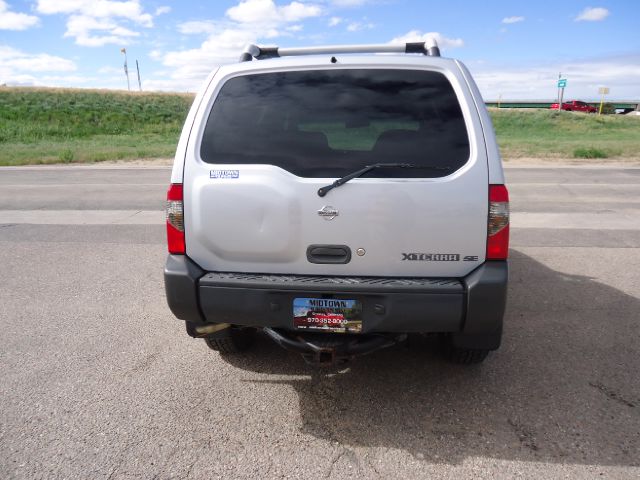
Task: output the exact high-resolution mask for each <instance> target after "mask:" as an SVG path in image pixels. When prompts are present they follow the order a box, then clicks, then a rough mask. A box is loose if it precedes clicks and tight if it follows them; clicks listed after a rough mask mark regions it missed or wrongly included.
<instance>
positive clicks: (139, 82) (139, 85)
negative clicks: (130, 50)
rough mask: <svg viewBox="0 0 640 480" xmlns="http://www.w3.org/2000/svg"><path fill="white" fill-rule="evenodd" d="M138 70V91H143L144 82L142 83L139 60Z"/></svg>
mask: <svg viewBox="0 0 640 480" xmlns="http://www.w3.org/2000/svg"><path fill="white" fill-rule="evenodd" d="M136 70H137V71H138V89H139V90H140V91H142V82H141V81H140V67H139V66H138V59H136Z"/></svg>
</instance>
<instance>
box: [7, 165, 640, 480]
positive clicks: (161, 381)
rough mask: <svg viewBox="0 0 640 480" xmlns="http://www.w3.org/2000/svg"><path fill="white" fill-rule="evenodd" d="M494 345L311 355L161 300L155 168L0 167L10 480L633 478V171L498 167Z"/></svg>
mask: <svg viewBox="0 0 640 480" xmlns="http://www.w3.org/2000/svg"><path fill="white" fill-rule="evenodd" d="M507 177H508V181H509V185H510V190H511V196H512V208H513V211H514V214H513V232H512V252H511V258H512V261H511V266H512V270H511V283H510V294H509V305H508V311H507V315H506V330H505V336H504V344H503V347H502V348H501V349H500V350H499V351H498V352H495V353H494V354H492V355H491V356H490V357H489V359H488V360H487V361H486V362H485V363H484V364H483V365H481V366H477V367H472V368H468V367H459V366H452V365H449V364H447V363H445V362H444V361H442V360H441V359H440V357H439V355H438V354H437V352H436V348H435V345H434V343H433V340H430V339H426V340H419V341H414V342H412V343H411V344H410V345H408V346H398V347H396V348H394V349H391V350H387V351H383V352H379V353H377V354H373V355H371V356H368V357H363V358H361V359H359V360H357V361H356V362H354V363H353V364H352V365H351V366H350V367H349V368H346V369H344V370H341V371H334V372H318V371H315V370H313V369H310V368H309V367H307V366H306V365H305V364H304V363H303V361H302V360H301V358H299V357H298V356H297V355H295V354H290V353H287V352H285V351H283V350H281V349H280V348H279V347H277V346H275V345H274V344H272V343H270V342H269V341H267V340H266V339H261V340H260V341H259V342H258V345H257V347H256V349H255V352H254V353H252V354H250V355H248V356H247V357H244V358H234V357H227V358H222V357H220V356H219V355H218V354H217V353H215V352H212V351H210V350H208V349H207V348H206V346H205V345H204V342H202V341H200V340H193V339H191V338H189V337H187V336H186V334H185V333H184V327H183V324H182V323H181V322H179V321H177V320H175V319H174V318H173V317H172V315H171V313H170V312H169V310H168V308H167V306H166V303H165V298H164V291H163V282H162V274H161V272H162V266H163V262H164V256H165V246H164V231H163V226H162V224H161V222H162V212H161V208H162V205H163V199H164V194H165V190H166V185H167V182H168V178H169V170H168V169H164V168H129V169H126V168H100V167H93V168H80V167H75V168H69V167H50V168H17V169H11V168H7V169H2V170H0V281H1V282H2V283H1V288H0V332H1V335H2V347H1V348H0V478H3V479H11V478H28V479H32V478H83V479H84V478H110V479H114V478H169V477H171V478H218V477H220V478H222V477H226V478H281V477H282V478H285V477H288V478H323V477H324V478H352V477H353V478H385V479H386V478H452V479H460V478H520V477H521V478H579V479H583V478H638V477H640V373H639V372H640V341H639V340H640V335H639V334H640V274H639V272H640V169H630V168H628V169H624V168H577V167H573V168H558V169H549V168H509V169H508V170H507Z"/></svg>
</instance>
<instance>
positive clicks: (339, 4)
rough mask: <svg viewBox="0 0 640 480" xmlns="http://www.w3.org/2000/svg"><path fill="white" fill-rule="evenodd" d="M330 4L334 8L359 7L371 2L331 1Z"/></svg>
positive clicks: (354, 0)
mask: <svg viewBox="0 0 640 480" xmlns="http://www.w3.org/2000/svg"><path fill="white" fill-rule="evenodd" d="M331 3H332V4H333V5H335V6H336V7H361V6H362V5H364V4H365V3H371V0H332V1H331Z"/></svg>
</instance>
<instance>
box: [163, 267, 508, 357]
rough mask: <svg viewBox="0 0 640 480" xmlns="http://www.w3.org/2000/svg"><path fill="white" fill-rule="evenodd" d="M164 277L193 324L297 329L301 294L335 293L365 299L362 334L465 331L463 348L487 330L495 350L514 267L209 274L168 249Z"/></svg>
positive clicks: (176, 305)
mask: <svg viewBox="0 0 640 480" xmlns="http://www.w3.org/2000/svg"><path fill="white" fill-rule="evenodd" d="M164 276H165V289H166V294H167V301H168V303H169V307H170V308H171V311H172V312H173V313H174V315H175V316H176V317H178V318H180V319H182V320H185V321H187V322H190V323H191V324H193V325H198V324H203V323H230V324H233V325H243V326H252V327H270V328H277V329H282V330H291V329H292V326H293V299H294V298H298V297H308V298H314V297H318V298H336V299H349V300H359V301H361V302H362V305H363V318H362V319H363V333H411V332H421V333H427V332H449V333H456V334H459V335H458V336H459V337H460V338H459V342H456V343H459V344H460V346H464V340H465V338H466V337H469V338H473V339H474V342H473V344H474V345H477V344H478V342H477V340H478V339H481V338H482V337H484V336H487V339H488V340H487V341H488V342H489V344H491V345H492V346H488V348H497V347H498V345H499V337H500V333H501V331H502V317H503V315H504V309H505V303H506V293H507V278H508V265H507V262H506V261H498V262H486V263H484V264H483V265H481V266H480V267H478V268H477V269H476V270H474V271H473V272H471V273H470V274H469V275H467V276H466V277H463V278H459V279H434V278H393V277H392V278H382V277H378V278H371V277H313V276H300V275H260V274H234V273H217V272H205V271H203V270H202V269H200V267H198V266H197V265H196V264H195V263H194V262H193V261H191V260H190V259H189V258H188V257H186V256H183V255H169V257H168V258H167V263H166V266H165V271H164ZM188 331H190V332H191V331H192V330H190V329H189V328H188ZM496 338H498V344H497V345H494V346H493V344H495V343H496V340H495V339H496ZM454 342H455V336H454Z"/></svg>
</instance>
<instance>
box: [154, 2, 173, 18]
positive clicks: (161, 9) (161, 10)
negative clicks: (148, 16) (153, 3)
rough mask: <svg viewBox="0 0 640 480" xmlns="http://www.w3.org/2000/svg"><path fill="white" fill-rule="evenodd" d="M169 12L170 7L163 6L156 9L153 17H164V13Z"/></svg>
mask: <svg viewBox="0 0 640 480" xmlns="http://www.w3.org/2000/svg"><path fill="white" fill-rule="evenodd" d="M169 12H171V7H169V6H167V5H164V6H162V7H158V8H156V13H155V16H156V17H157V16H158V15H164V14H165V13H169Z"/></svg>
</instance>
